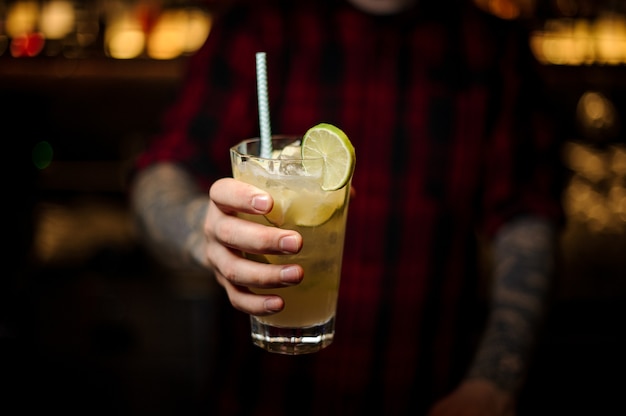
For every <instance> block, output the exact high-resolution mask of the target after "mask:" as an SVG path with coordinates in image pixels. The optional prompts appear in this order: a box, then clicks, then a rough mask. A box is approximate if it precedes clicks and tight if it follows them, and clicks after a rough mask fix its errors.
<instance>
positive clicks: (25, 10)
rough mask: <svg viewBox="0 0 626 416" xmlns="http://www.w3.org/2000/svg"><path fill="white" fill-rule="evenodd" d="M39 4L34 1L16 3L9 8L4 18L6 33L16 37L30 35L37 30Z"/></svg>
mask: <svg viewBox="0 0 626 416" xmlns="http://www.w3.org/2000/svg"><path fill="white" fill-rule="evenodd" d="M38 19H39V4H38V3H37V2H36V1H17V2H15V3H13V4H11V5H10V6H9V8H8V9H7V16H6V29H5V30H6V33H7V35H9V37H12V38H14V37H16V36H20V35H23V34H25V33H32V32H34V31H35V30H36V28H37V20H38Z"/></svg>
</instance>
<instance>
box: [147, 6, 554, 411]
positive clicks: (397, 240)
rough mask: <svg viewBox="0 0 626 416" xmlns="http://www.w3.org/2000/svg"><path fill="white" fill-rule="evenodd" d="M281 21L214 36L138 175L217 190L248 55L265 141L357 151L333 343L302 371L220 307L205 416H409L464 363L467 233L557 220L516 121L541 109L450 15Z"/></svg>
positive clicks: (298, 12) (519, 54) (474, 322)
mask: <svg viewBox="0 0 626 416" xmlns="http://www.w3.org/2000/svg"><path fill="white" fill-rule="evenodd" d="M251 3H252V4H253V7H258V6H259V4H265V3H267V2H261V1H252V2H251ZM283 3H284V4H282V5H281V6H280V7H277V8H272V7H268V8H264V9H262V8H260V7H258V8H257V9H255V10H253V11H251V10H248V9H246V10H239V9H237V8H235V9H233V10H232V11H231V12H229V13H227V14H225V15H224V16H222V17H221V18H220V19H218V20H217V21H216V23H215V25H214V28H213V31H212V32H211V35H210V37H209V39H208V41H207V43H206V45H205V47H204V48H203V49H202V50H201V51H200V52H199V53H198V54H197V55H195V56H194V57H193V59H192V61H191V65H190V68H189V74H188V78H187V83H186V84H185V86H184V88H183V90H182V94H181V96H180V99H179V101H177V103H176V104H175V105H174V106H173V108H172V109H171V110H170V111H169V112H168V113H167V115H166V118H165V123H164V129H163V131H162V134H160V135H159V136H158V137H156V138H155V140H154V142H153V143H152V145H151V147H150V148H149V149H147V151H146V152H145V153H144V154H142V155H141V157H140V159H139V161H138V167H139V168H142V167H145V166H147V165H149V164H151V163H154V162H157V161H159V160H168V161H172V160H173V161H176V162H179V163H181V164H183V165H185V166H186V167H188V168H189V169H190V170H191V172H192V173H193V174H194V175H196V176H197V178H198V181H200V183H201V184H202V186H203V187H205V188H207V189H208V187H209V186H210V184H211V182H212V181H214V180H215V179H216V178H219V177H223V176H230V160H229V156H228V149H229V147H230V146H232V145H233V144H235V143H236V142H238V141H239V140H241V139H244V138H248V137H254V136H258V134H259V124H258V109H257V96H256V76H255V53H256V52H258V51H265V52H266V53H267V62H268V82H269V97H270V115H271V125H272V131H273V132H274V133H285V134H302V133H303V132H304V131H306V130H307V129H308V128H309V127H311V126H313V125H315V124H317V123H319V122H329V123H332V124H335V125H337V126H339V127H341V128H342V129H343V130H344V131H345V132H346V134H347V135H348V137H350V139H351V140H352V142H353V144H354V146H355V149H356V155H357V163H356V170H355V173H354V179H353V185H354V187H355V188H356V191H357V195H356V198H355V199H354V200H353V201H352V202H351V205H350V212H349V219H348V231H347V238H346V248H345V258H344V269H343V277H342V282H341V289H340V296H339V306H338V315H337V323H336V337H335V341H334V343H333V344H332V345H331V346H330V347H328V348H326V349H325V350H323V351H321V352H319V353H316V354H311V355H307V356H302V357H289V356H280V355H274V354H270V353H266V352H264V351H262V350H260V349H258V348H256V347H253V346H252V345H251V343H250V340H249V338H248V337H249V324H248V317H247V316H246V315H244V314H242V313H240V312H237V311H235V310H234V309H233V308H232V307H231V306H230V305H227V304H226V301H225V305H223V306H225V307H224V308H223V309H222V310H221V312H220V315H219V316H218V321H219V322H220V325H221V327H220V331H219V333H218V334H216V342H217V344H218V351H217V354H218V355H217V365H216V369H215V370H216V374H215V375H214V376H213V379H212V380H213V381H214V386H213V387H212V388H213V392H214V393H216V394H215V396H209V395H207V398H209V397H211V398H210V399H207V401H208V402H210V404H211V406H218V408H219V410H220V412H218V414H229V413H235V412H248V411H251V410H252V409H254V411H256V412H258V413H259V414H264V413H268V414H278V413H280V411H281V410H285V411H287V410H295V409H298V412H299V414H305V413H306V412H307V411H311V413H314V414H337V413H343V414H364V413H365V412H366V411H368V410H369V411H373V412H374V413H382V412H383V409H384V413H385V414H404V413H407V412H410V411H414V412H413V414H420V413H422V412H423V411H424V409H425V408H426V407H427V406H428V405H429V404H431V403H432V400H434V399H435V398H436V397H439V396H440V395H441V394H443V393H445V392H446V391H448V389H449V388H450V387H451V386H452V385H453V383H455V382H458V380H459V379H460V377H462V375H463V371H464V369H465V368H466V366H467V364H468V360H469V359H470V357H471V353H472V348H471V347H472V345H473V343H472V341H473V336H474V335H475V334H476V330H477V329H478V328H479V325H480V323H481V320H480V318H481V317H482V311H483V309H482V308H481V303H480V302H478V301H477V299H478V297H477V289H478V278H479V276H480V273H479V271H478V269H479V268H478V256H477V243H476V232H479V233H482V234H484V235H490V234H492V233H493V232H494V231H495V230H496V229H497V227H498V226H499V225H500V224H502V223H503V222H504V221H506V220H507V219H508V218H510V217H512V216H514V215H517V214H524V213H536V214H539V215H542V216H547V217H552V218H555V217H558V216H559V215H560V208H559V204H558V198H557V197H558V193H557V191H558V187H557V185H558V180H557V179H558V175H557V169H556V168H557V167H558V166H559V163H558V160H557V159H556V157H555V155H556V150H558V147H557V145H558V143H556V141H555V136H554V135H553V134H552V133H551V131H549V130H548V129H547V128H546V127H545V126H546V125H545V124H544V122H543V121H542V120H541V118H540V117H538V116H537V114H534V113H533V112H532V111H531V110H534V109H538V108H539V107H541V106H542V105H544V104H545V103H546V101H544V100H538V99H537V98H536V96H534V95H533V94H534V90H535V86H536V85H537V84H536V83H535V82H533V81H534V80H533V79H531V78H529V77H527V76H526V75H528V74H530V72H529V71H527V69H529V65H532V64H533V63H532V62H531V61H529V60H527V58H528V57H529V55H527V52H528V51H527V38H526V37H525V36H524V33H523V32H517V31H513V30H512V29H514V27H513V26H515V24H514V23H511V22H503V21H497V20H496V19H495V18H493V17H489V16H486V15H483V14H481V13H480V12H478V11H468V12H466V13H460V12H459V10H458V9H455V7H457V6H448V12H449V13H444V14H442V16H443V17H444V18H445V21H446V23H447V24H442V21H441V20H442V19H440V18H439V17H441V16H439V13H438V12H437V11H432V13H428V12H426V11H425V10H415V11H412V12H411V13H407V14H405V15H403V16H401V17H399V16H396V17H373V16H369V15H366V14H363V13H360V12H359V11H357V10H356V9H354V8H352V7H351V6H350V5H348V4H347V3H345V2H343V1H339V0H334V1H333V0H328V1H326V0H322V1H320V0H313V1H307V0H298V1H284V2H283ZM337 3H340V5H339V7H337V9H338V10H337V11H330V10H329V9H330V8H335V7H336V6H337ZM434 3H437V2H434ZM441 3H442V4H449V2H441ZM456 12H458V13H456ZM437 16H439V17H437ZM494 31H495V32H494ZM520 35H521V36H520ZM224 299H225V295H224Z"/></svg>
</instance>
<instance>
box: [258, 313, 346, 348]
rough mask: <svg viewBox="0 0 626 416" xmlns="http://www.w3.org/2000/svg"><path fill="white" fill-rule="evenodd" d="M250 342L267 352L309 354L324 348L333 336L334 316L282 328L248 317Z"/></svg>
mask: <svg viewBox="0 0 626 416" xmlns="http://www.w3.org/2000/svg"><path fill="white" fill-rule="evenodd" d="M250 325H251V335H252V343H253V344H254V345H256V346H258V347H261V348H263V349H264V350H267V351H269V352H274V353H278V354H286V355H299V354H310V353H312V352H317V351H319V350H321V349H323V348H326V347H327V346H329V345H330V344H331V343H332V342H333V338H334V337H335V318H331V319H330V320H329V321H328V322H325V323H323V324H319V325H315V326H309V327H305V328H282V327H276V326H271V325H268V324H266V323H263V322H259V320H258V319H257V318H255V317H254V316H251V317H250Z"/></svg>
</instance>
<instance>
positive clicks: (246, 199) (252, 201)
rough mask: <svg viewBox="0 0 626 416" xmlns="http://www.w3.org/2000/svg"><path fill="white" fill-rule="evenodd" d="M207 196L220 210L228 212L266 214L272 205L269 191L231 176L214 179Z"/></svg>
mask: <svg viewBox="0 0 626 416" xmlns="http://www.w3.org/2000/svg"><path fill="white" fill-rule="evenodd" d="M209 198H211V200H212V201H213V202H214V203H215V205H217V206H218V207H219V208H220V210H222V211H223V212H226V213H229V214H233V213H236V212H245V213H248V214H267V213H268V212H270V211H271V210H272V207H273V206H274V201H273V200H272V197H271V196H270V194H269V193H267V192H265V191H263V190H262V189H260V188H257V187H256V186H254V185H250V184H248V183H245V182H242V181H238V180H236V179H233V178H222V179H219V180H217V181H215V182H214V183H213V185H212V186H211V188H210V189H209Z"/></svg>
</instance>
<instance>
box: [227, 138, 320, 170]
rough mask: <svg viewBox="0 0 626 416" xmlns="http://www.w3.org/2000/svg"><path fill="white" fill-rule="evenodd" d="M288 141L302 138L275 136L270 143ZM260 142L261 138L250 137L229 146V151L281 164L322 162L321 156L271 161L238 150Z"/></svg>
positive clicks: (241, 155)
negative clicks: (306, 161) (277, 161)
mask: <svg viewBox="0 0 626 416" xmlns="http://www.w3.org/2000/svg"><path fill="white" fill-rule="evenodd" d="M276 140H277V141H283V142H284V141H288V140H292V141H295V140H302V136H301V135H297V134H275V135H272V141H276ZM259 142H261V138H260V137H252V138H249V139H244V140H242V141H240V142H238V143H237V144H235V145H234V146H231V148H230V151H231V153H235V154H237V155H238V156H240V157H247V158H254V159H257V160H268V161H276V160H280V161H281V162H283V163H295V162H298V161H303V160H324V157H323V156H320V157H308V158H306V159H305V158H302V157H299V158H288V159H273V158H268V157H262V156H261V155H254V154H250V153H243V152H241V151H240V150H239V147H240V146H242V145H244V144H246V145H247V144H249V143H259Z"/></svg>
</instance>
